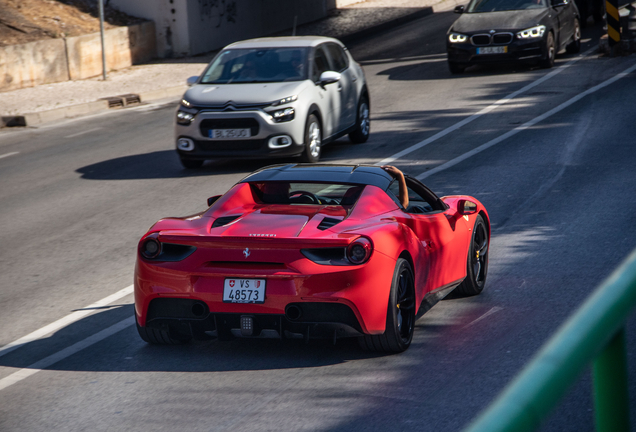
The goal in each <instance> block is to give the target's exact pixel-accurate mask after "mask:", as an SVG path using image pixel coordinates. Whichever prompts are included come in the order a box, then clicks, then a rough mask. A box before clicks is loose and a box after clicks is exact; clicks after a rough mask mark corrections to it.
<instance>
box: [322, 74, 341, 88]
mask: <svg viewBox="0 0 636 432" xmlns="http://www.w3.org/2000/svg"><path fill="white" fill-rule="evenodd" d="M340 77H341V75H340V73H338V72H334V71H325V72H323V73H322V74H321V75H320V85H321V86H323V87H324V86H326V85H327V84H333V83H335V82H338V81H340Z"/></svg>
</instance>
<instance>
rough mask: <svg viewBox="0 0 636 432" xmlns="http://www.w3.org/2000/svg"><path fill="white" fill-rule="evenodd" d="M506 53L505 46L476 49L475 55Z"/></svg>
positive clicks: (506, 48)
mask: <svg viewBox="0 0 636 432" xmlns="http://www.w3.org/2000/svg"><path fill="white" fill-rule="evenodd" d="M507 52H508V47H507V46H494V47H483V48H477V54H505V53H507Z"/></svg>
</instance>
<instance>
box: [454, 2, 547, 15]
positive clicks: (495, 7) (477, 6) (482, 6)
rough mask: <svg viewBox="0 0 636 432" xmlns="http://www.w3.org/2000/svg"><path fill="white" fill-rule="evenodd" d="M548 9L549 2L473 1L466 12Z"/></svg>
mask: <svg viewBox="0 0 636 432" xmlns="http://www.w3.org/2000/svg"><path fill="white" fill-rule="evenodd" d="M546 7H548V5H547V0H472V1H471V2H470V4H469V5H468V7H467V8H466V12H468V13H479V12H499V11H510V10H526V9H542V8H546Z"/></svg>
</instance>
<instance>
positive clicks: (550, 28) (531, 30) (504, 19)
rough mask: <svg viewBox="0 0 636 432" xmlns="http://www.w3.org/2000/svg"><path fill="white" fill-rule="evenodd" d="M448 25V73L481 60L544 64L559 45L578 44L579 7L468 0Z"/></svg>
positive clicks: (560, 1) (560, 0) (549, 1)
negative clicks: (453, 20) (455, 18)
mask: <svg viewBox="0 0 636 432" xmlns="http://www.w3.org/2000/svg"><path fill="white" fill-rule="evenodd" d="M455 12H456V13H459V14H461V16H460V17H459V18H458V19H457V20H456V21H455V22H454V23H453V25H452V26H451V28H450V29H449V30H448V34H447V37H446V49H447V51H448V67H449V68H450V71H451V72H452V73H462V72H463V71H464V69H466V68H467V67H468V66H471V65H474V64H484V63H514V62H528V63H535V64H539V65H541V66H542V67H545V68H549V67H552V65H553V64H554V57H555V55H556V54H557V53H558V52H559V51H561V50H562V49H566V50H567V52H569V53H577V52H579V51H580V49H581V24H580V17H579V11H578V9H577V7H576V4H575V3H574V2H573V1H572V0H471V1H470V3H468V5H467V6H457V7H456V8H455Z"/></svg>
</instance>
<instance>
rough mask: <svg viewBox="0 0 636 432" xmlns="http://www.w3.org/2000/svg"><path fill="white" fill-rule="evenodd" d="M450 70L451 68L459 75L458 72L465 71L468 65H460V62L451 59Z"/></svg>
mask: <svg viewBox="0 0 636 432" xmlns="http://www.w3.org/2000/svg"><path fill="white" fill-rule="evenodd" d="M448 70H450V72H451V73H452V74H454V75H457V74H461V73H464V70H466V66H460V65H459V64H458V63H455V62H452V61H449V62H448Z"/></svg>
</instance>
